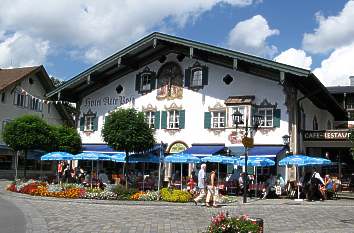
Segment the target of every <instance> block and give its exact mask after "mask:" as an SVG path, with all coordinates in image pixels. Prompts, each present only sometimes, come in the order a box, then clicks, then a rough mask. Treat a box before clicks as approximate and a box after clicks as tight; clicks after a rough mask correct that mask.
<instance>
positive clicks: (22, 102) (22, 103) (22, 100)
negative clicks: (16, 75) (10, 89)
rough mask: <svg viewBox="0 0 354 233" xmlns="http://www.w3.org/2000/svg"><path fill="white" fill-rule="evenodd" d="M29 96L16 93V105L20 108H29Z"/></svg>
mask: <svg viewBox="0 0 354 233" xmlns="http://www.w3.org/2000/svg"><path fill="white" fill-rule="evenodd" d="M27 98H28V97H27V95H26V94H25V93H24V92H20V91H16V92H15V97H14V104H15V105H17V106H19V107H27V101H26V100H27Z"/></svg>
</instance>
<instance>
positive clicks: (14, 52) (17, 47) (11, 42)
mask: <svg viewBox="0 0 354 233" xmlns="http://www.w3.org/2000/svg"><path fill="white" fill-rule="evenodd" d="M3 39H4V40H3V41H0V67H1V68H10V67H19V66H33V65H41V64H42V63H43V62H44V60H45V58H46V56H47V54H48V50H49V42H48V41H43V40H41V39H38V38H32V37H30V36H27V35H23V34H21V33H15V34H13V35H11V36H9V37H5V36H3Z"/></svg>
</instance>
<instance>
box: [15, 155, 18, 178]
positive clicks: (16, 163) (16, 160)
mask: <svg viewBox="0 0 354 233" xmlns="http://www.w3.org/2000/svg"><path fill="white" fill-rule="evenodd" d="M18 153H19V151H16V158H15V180H17V167H18Z"/></svg>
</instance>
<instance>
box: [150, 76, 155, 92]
mask: <svg viewBox="0 0 354 233" xmlns="http://www.w3.org/2000/svg"><path fill="white" fill-rule="evenodd" d="M150 86H151V90H155V88H156V74H155V73H152V74H151V81H150Z"/></svg>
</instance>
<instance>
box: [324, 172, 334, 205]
mask: <svg viewBox="0 0 354 233" xmlns="http://www.w3.org/2000/svg"><path fill="white" fill-rule="evenodd" d="M324 188H325V196H326V199H327V198H332V197H333V193H334V183H333V180H332V179H331V177H330V175H328V174H327V175H326V176H325V179H324Z"/></svg>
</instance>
